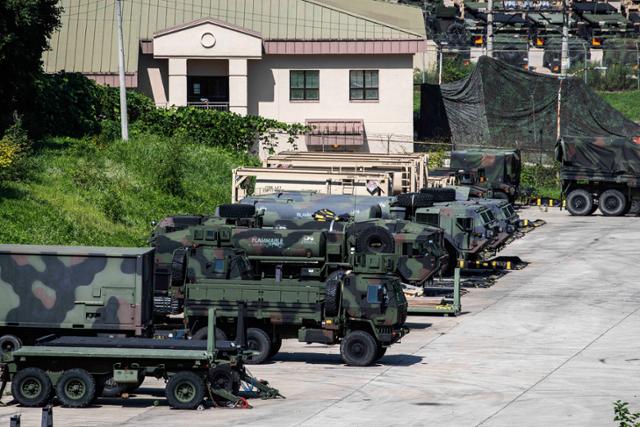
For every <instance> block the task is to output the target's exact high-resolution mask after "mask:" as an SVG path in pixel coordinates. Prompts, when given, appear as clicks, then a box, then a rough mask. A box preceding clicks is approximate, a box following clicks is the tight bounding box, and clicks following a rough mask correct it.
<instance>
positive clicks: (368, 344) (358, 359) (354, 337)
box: [340, 331, 378, 366]
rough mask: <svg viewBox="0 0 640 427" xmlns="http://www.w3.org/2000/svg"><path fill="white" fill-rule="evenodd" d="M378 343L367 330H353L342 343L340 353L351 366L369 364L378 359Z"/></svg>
mask: <svg viewBox="0 0 640 427" xmlns="http://www.w3.org/2000/svg"><path fill="white" fill-rule="evenodd" d="M377 354H378V343H377V342H376V340H375V338H373V337H372V336H371V334H370V333H369V332H366V331H351V332H349V333H348V334H347V336H346V337H344V338H343V339H342V342H341V343H340V355H341V356H342V360H343V361H344V363H346V364H347V365H350V366H369V365H371V364H372V363H373V362H375V360H376V355H377Z"/></svg>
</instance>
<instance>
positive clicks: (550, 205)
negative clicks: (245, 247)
mask: <svg viewBox="0 0 640 427" xmlns="http://www.w3.org/2000/svg"><path fill="white" fill-rule="evenodd" d="M549 207H553V199H549Z"/></svg>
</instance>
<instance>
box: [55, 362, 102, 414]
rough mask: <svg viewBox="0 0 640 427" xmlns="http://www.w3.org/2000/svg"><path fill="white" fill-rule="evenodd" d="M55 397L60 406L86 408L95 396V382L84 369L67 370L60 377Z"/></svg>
mask: <svg viewBox="0 0 640 427" xmlns="http://www.w3.org/2000/svg"><path fill="white" fill-rule="evenodd" d="M73 393H79V394H77V395H74V394H73ZM56 395H57V396H58V400H59V401H60V403H61V404H62V406H66V407H67V408H86V407H87V406H89V405H90V404H91V402H93V400H94V398H95V396H96V380H95V379H94V378H93V376H92V375H91V374H90V373H89V372H87V371H86V370H84V369H77V368H76V369H69V370H68V371H64V373H63V374H62V375H61V376H60V379H59V380H58V383H57V384H56Z"/></svg>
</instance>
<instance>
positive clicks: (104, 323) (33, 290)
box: [0, 245, 153, 351]
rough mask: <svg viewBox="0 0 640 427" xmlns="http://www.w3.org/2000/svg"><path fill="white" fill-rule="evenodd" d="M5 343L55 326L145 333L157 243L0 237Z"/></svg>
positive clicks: (1, 340) (57, 329)
mask: <svg viewBox="0 0 640 427" xmlns="http://www.w3.org/2000/svg"><path fill="white" fill-rule="evenodd" d="M0 293H1V294H2V296H3V298H2V305H1V308H0V335H1V337H0V346H1V347H2V350H3V351H8V350H11V349H13V348H15V347H19V346H20V345H21V344H29V343H32V342H33V341H34V340H35V339H36V338H38V337H41V336H43V335H47V334H51V333H69V332H70V331H73V333H74V334H82V335H96V334H118V335H143V334H145V333H146V332H147V330H148V329H149V328H150V327H151V318H152V299H151V295H152V293H153V250H152V249H135V248H134V249H129V248H102V247H73V246H28V245H0Z"/></svg>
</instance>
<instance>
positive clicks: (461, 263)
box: [460, 259, 464, 268]
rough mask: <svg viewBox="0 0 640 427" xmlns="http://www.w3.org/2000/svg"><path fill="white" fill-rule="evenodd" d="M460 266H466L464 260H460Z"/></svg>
mask: <svg viewBox="0 0 640 427" xmlns="http://www.w3.org/2000/svg"><path fill="white" fill-rule="evenodd" d="M460 268H464V260H462V259H461V260H460Z"/></svg>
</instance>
